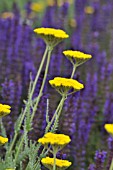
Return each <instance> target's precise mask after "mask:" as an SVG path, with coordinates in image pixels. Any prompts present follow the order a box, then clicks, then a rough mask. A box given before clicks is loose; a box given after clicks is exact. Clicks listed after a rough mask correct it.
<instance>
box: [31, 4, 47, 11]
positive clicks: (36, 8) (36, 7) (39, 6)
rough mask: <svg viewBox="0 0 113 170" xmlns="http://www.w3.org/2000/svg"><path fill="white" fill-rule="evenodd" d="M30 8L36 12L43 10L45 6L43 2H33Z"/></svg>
mask: <svg viewBox="0 0 113 170" xmlns="http://www.w3.org/2000/svg"><path fill="white" fill-rule="evenodd" d="M30 8H31V10H32V11H34V12H41V11H42V10H43V8H44V6H43V5H42V4H41V3H37V2H32V3H31V6H30Z"/></svg>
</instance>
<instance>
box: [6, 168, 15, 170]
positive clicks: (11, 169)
mask: <svg viewBox="0 0 113 170" xmlns="http://www.w3.org/2000/svg"><path fill="white" fill-rule="evenodd" d="M5 170H15V169H13V168H8V169H5Z"/></svg>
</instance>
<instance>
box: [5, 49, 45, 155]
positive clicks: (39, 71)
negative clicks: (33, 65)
mask: <svg viewBox="0 0 113 170" xmlns="http://www.w3.org/2000/svg"><path fill="white" fill-rule="evenodd" d="M47 52H48V46H46V49H45V52H44V55H43V57H42V61H41V64H40V67H39V70H38V72H37V75H36V78H35V80H34V83H33V86H32V90H31V93H30V96H29V99H28V102H27V104H26V106H25V109H24V111H23V114H22V117H21V120H20V123H19V125H20V127H21V125H22V122H23V120H24V117H25V114H26V112H27V108H28V106H29V103H30V101H31V99H32V96H33V93H34V90H35V87H36V83H37V81H38V79H39V75H40V73H41V70H42V67H43V65H44V61H45V59H46V55H47ZM17 136H18V133H17V132H16V133H15V135H14V137H13V141H12V143H11V145H10V148H9V152H8V153H9V154H10V152H11V151H12V149H13V147H14V144H15V142H16V139H17Z"/></svg>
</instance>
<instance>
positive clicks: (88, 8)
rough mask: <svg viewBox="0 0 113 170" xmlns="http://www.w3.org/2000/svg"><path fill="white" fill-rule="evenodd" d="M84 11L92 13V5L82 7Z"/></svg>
mask: <svg viewBox="0 0 113 170" xmlns="http://www.w3.org/2000/svg"><path fill="white" fill-rule="evenodd" d="M84 12H85V13H86V14H93V13H94V8H93V7H92V6H86V7H85V8H84Z"/></svg>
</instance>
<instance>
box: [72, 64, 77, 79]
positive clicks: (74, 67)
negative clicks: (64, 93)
mask: <svg viewBox="0 0 113 170" xmlns="http://www.w3.org/2000/svg"><path fill="white" fill-rule="evenodd" d="M76 68H77V65H76V64H73V71H72V74H71V79H72V78H73V77H74V74H75V71H76Z"/></svg>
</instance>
